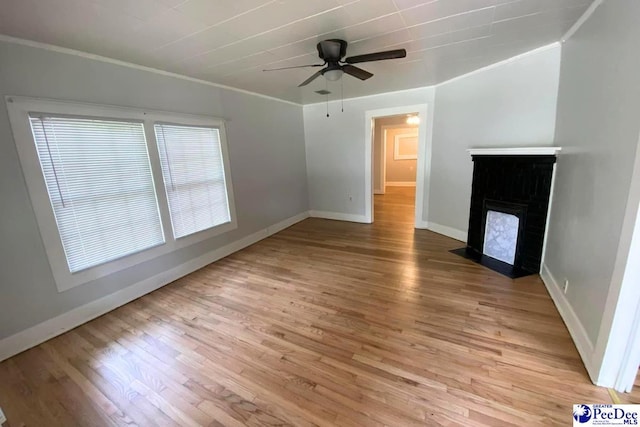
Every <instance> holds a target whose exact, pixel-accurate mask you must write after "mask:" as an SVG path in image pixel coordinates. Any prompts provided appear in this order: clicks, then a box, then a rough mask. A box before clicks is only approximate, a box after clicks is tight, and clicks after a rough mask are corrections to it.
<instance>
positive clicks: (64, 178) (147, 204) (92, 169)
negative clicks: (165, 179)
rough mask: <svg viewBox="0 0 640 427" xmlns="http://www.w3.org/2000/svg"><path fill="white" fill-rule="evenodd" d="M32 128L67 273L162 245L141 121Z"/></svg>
mask: <svg viewBox="0 0 640 427" xmlns="http://www.w3.org/2000/svg"><path fill="white" fill-rule="evenodd" d="M30 122H31V130H32V132H33V137H34V140H35V143H36V149H37V153H38V158H39V160H40V165H41V167H42V172H43V175H44V179H45V184H46V187H47V191H48V194H49V199H50V202H51V206H52V208H53V211H54V214H55V220H56V223H57V226H58V232H59V234H60V238H61V240H62V245H63V247H64V252H65V255H66V259H67V263H68V265H69V270H70V271H71V272H78V271H80V270H84V269H87V268H89V267H93V266H96V265H99V264H102V263H105V262H107V261H111V260H114V259H117V258H121V257H124V256H126V255H130V254H133V253H135V252H139V251H142V250H144V249H147V248H151V247H153V246H156V245H160V244H162V243H163V242H164V235H163V231H162V225H161V221H160V214H159V212H158V202H157V200H156V193H155V189H154V183H153V178H152V175H151V165H150V162H149V154H148V152H147V143H146V138H145V132H144V125H143V123H142V122H128V121H115V120H98V119H86V118H78V117H64V116H61V117H47V116H37V115H31V117H30Z"/></svg>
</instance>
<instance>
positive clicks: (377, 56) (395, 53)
mask: <svg viewBox="0 0 640 427" xmlns="http://www.w3.org/2000/svg"><path fill="white" fill-rule="evenodd" d="M405 56H407V51H406V50H404V49H396V50H387V51H384V52H375V53H367V54H364V55H356V56H350V57H349V58H347V59H345V60H344V62H346V63H347V64H357V63H358V62H371V61H382V60H385V59H397V58H404V57H405Z"/></svg>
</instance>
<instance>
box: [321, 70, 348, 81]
mask: <svg viewBox="0 0 640 427" xmlns="http://www.w3.org/2000/svg"><path fill="white" fill-rule="evenodd" d="M342 73H343V71H342V70H327V71H325V72H324V74H323V75H324V78H325V79H327V80H329V81H330V82H335V81H338V80H340V78H341V77H342Z"/></svg>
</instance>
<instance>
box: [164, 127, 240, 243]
mask: <svg viewBox="0 0 640 427" xmlns="http://www.w3.org/2000/svg"><path fill="white" fill-rule="evenodd" d="M154 128H155V135H156V140H157V142H158V152H159V154H160V163H161V165H162V176H163V179H164V186H165V189H166V193H167V199H168V203H169V212H170V215H171V224H172V226H173V234H174V236H175V237H176V238H179V237H184V236H188V235H190V234H193V233H197V232H198V231H202V230H206V229H210V228H212V227H216V226H218V225H221V224H225V223H228V222H230V221H231V215H230V211H229V198H228V194H227V186H226V183H225V172H224V163H223V158H222V147H221V141H220V131H219V130H218V129H217V128H215V127H203V126H183V125H174V124H165V123H156V124H155V126H154Z"/></svg>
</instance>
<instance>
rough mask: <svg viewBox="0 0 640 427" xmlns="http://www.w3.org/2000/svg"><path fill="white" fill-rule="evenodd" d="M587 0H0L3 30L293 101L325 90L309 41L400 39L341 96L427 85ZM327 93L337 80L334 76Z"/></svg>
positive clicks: (552, 26) (526, 44) (553, 37)
mask: <svg viewBox="0 0 640 427" xmlns="http://www.w3.org/2000/svg"><path fill="white" fill-rule="evenodd" d="M590 3H591V0H515V1H513V0H186V1H185V0H0V34H6V35H9V36H14V37H19V38H23V39H29V40H34V41H39V42H44V43H49V44H53V45H58V46H62V47H67V48H71V49H77V50H80V51H85V52H89V53H93V54H97V55H102V56H106V57H110V58H115V59H120V60H124V61H127V62H132V63H135V64H140V65H145V66H149V67H153V68H158V69H162V70H166V71H171V72H175V73H179V74H184V75H187V76H190V77H195V78H199V79H203V80H208V81H211V82H214V83H220V84H224V85H228V86H233V87H237V88H241V89H245V90H249V91H253V92H258V93H262V94H265V95H270V96H274V97H277V98H281V99H286V100H289V101H293V102H298V103H312V102H319V101H323V100H324V99H325V98H324V97H322V96H320V95H318V94H316V93H314V91H315V90H318V89H324V88H325V84H326V83H325V82H326V81H325V79H323V78H318V79H317V80H316V81H314V82H313V83H312V84H310V85H309V86H307V87H305V88H297V85H298V84H299V83H300V82H302V81H303V80H305V79H306V78H307V77H308V76H310V75H311V74H313V72H315V71H316V69H312V68H309V69H295V70H286V71H278V72H270V73H265V72H263V71H262V69H263V68H271V67H284V66H291V65H299V64H313V63H318V62H321V61H320V60H319V58H318V57H317V51H316V43H317V42H318V41H320V40H324V39H328V38H341V39H344V40H347V41H348V42H349V48H348V53H347V55H348V56H349V55H357V54H362V53H369V52H373V51H381V50H388V49H398V48H405V49H406V50H407V52H408V53H407V57H406V58H404V59H398V60H391V61H382V62H377V63H366V64H364V63H363V64H359V66H361V67H362V68H364V69H366V70H368V71H370V72H372V73H374V74H375V76H374V77H372V78H371V79H369V80H367V81H365V82H362V81H360V80H357V79H355V78H353V77H351V76H345V77H344V78H343V83H344V94H345V97H352V96H360V95H369V94H374V93H381V92H389V91H394V90H400V89H409V88H414V87H420V86H427V85H431V84H434V83H438V82H441V81H444V80H448V79H450V78H452V77H455V76H458V75H461V74H464V73H467V72H469V71H473V70H475V69H478V68H481V67H483V66H486V65H489V64H491V63H494V62H497V61H500V60H503V59H507V58H509V57H512V56H515V55H517V54H520V53H523V52H526V51H528V50H531V49H534V48H536V47H540V46H544V45H546V44H549V43H552V42H554V41H558V40H560V38H561V37H562V35H563V34H564V33H565V32H566V31H567V30H568V29H569V28H570V27H571V26H572V25H573V23H575V22H576V21H577V19H578V18H579V17H580V15H582V13H584V11H585V10H586V9H587V7H588V6H589V4H590ZM328 85H329V90H330V91H332V92H333V93H332V95H330V96H331V97H332V98H333V97H336V96H339V94H340V83H332V82H329V83H328Z"/></svg>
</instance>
